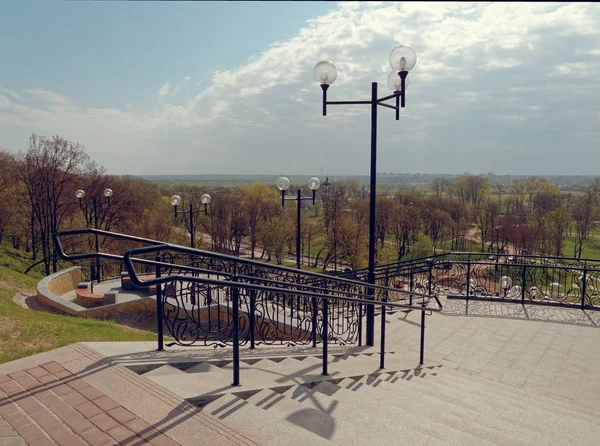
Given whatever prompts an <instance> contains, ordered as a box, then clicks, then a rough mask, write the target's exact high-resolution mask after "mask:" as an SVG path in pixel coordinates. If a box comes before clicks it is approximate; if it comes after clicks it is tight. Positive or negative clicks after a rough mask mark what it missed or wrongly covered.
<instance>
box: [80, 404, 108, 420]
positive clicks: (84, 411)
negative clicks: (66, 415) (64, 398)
mask: <svg viewBox="0 0 600 446" xmlns="http://www.w3.org/2000/svg"><path fill="white" fill-rule="evenodd" d="M75 409H76V410H77V411H78V412H79V413H80V414H81V415H83V416H84V417H85V418H87V419H90V418H92V417H95V416H96V415H98V414H100V413H102V412H103V410H102V409H100V408H99V407H98V406H96V405H95V404H94V403H92V402H91V401H88V402H86V403H83V404H80V405H79V406H76V407H75Z"/></svg>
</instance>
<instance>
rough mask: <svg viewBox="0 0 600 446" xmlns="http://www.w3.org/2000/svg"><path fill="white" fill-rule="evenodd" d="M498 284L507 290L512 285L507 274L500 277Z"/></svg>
mask: <svg viewBox="0 0 600 446" xmlns="http://www.w3.org/2000/svg"><path fill="white" fill-rule="evenodd" d="M500 286H501V287H502V288H503V289H505V290H508V289H509V288H510V287H511V286H512V279H511V278H510V277H508V276H502V277H501V278H500Z"/></svg>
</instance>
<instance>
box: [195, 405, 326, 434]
mask: <svg viewBox="0 0 600 446" xmlns="http://www.w3.org/2000/svg"><path fill="white" fill-rule="evenodd" d="M201 410H202V412H204V413H206V414H209V415H211V416H213V417H215V418H218V419H219V420H221V421H222V422H223V423H225V424H227V425H228V426H230V427H231V428H233V429H235V430H236V431H238V432H241V433H243V434H244V436H246V437H249V438H251V439H252V440H254V441H255V442H257V443H259V444H264V445H273V446H294V445H298V446H304V445H307V444H310V445H325V444H328V442H327V440H325V439H324V438H322V437H320V436H318V435H315V434H313V433H312V432H309V431H308V430H306V429H303V428H301V427H299V426H296V425H295V424H293V423H291V422H288V421H286V420H285V418H283V417H282V416H279V415H278V414H277V412H276V411H273V412H271V413H269V416H265V412H264V410H262V409H259V408H258V407H256V406H255V405H253V404H251V403H249V402H247V401H244V400H243V399H241V398H238V397H236V396H235V395H231V394H229V395H224V396H222V397H220V398H218V399H217V400H215V401H213V402H212V403H210V404H208V405H207V406H205V407H203V408H202V409H201Z"/></svg>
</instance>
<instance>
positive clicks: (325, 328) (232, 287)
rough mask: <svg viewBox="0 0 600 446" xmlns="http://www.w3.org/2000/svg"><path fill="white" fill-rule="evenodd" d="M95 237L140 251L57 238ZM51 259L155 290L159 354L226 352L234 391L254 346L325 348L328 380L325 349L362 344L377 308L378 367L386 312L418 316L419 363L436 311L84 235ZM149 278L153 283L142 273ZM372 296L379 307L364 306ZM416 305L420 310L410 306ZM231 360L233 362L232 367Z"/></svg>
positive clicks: (310, 277) (260, 267)
mask: <svg viewBox="0 0 600 446" xmlns="http://www.w3.org/2000/svg"><path fill="white" fill-rule="evenodd" d="M95 232H98V233H99V234H101V235H102V236H103V237H113V238H116V239H120V240H125V241H127V242H133V243H136V244H138V245H142V246H138V247H137V248H132V249H129V250H127V251H126V252H125V253H124V254H122V255H120V254H113V253H110V254H109V253H96V252H88V253H79V254H67V253H65V252H64V250H63V247H62V243H61V238H65V237H69V236H76V235H81V234H89V233H95ZM55 244H56V247H57V252H58V253H59V255H60V256H61V258H63V259H65V260H70V261H88V260H90V259H95V258H96V257H98V258H100V259H101V260H102V261H112V262H117V261H121V262H123V264H124V266H125V269H126V270H127V272H128V274H129V277H130V279H131V281H132V282H133V284H135V285H136V286H138V287H156V302H157V327H158V338H159V340H158V347H159V350H162V349H163V348H164V345H165V344H164V341H163V327H165V328H166V329H167V331H168V334H169V335H170V337H171V338H172V341H169V343H168V344H166V345H167V346H169V345H174V344H177V345H183V346H191V345H205V346H212V347H215V348H216V347H224V346H227V345H229V346H231V347H232V348H233V352H234V363H237V364H238V365H237V366H235V365H234V369H235V368H236V367H237V375H236V374H235V373H234V383H236V382H237V383H239V348H240V346H248V347H249V348H251V349H253V348H255V347H256V346H257V345H260V344H275V343H278V344H282V345H287V346H293V345H299V344H300V345H302V344H303V345H312V346H313V347H316V345H317V344H322V346H323V352H324V353H323V356H324V362H323V373H324V374H327V359H326V358H327V345H328V344H329V343H338V344H356V343H358V345H361V343H362V320H363V315H364V314H366V311H365V310H366V307H367V306H368V305H373V306H376V307H379V308H381V345H380V350H381V355H380V367H383V366H384V358H385V321H386V309H387V310H390V309H409V310H419V311H421V357H420V359H421V363H422V362H423V355H424V330H425V323H424V322H425V314H426V313H428V312H432V311H439V310H440V309H441V304H440V301H439V300H438V299H437V297H435V296H434V297H432V296H430V295H429V294H426V293H416V292H413V293H410V292H408V291H406V290H401V289H398V288H392V287H386V286H382V285H369V284H366V283H363V282H360V281H356V280H351V279H346V278H338V277H334V276H329V275H325V274H318V273H311V272H306V271H301V270H295V269H291V268H286V267H281V266H275V265H270V264H266V263H263V262H258V261H252V260H247V259H239V258H237V257H231V256H227V255H223V254H216V253H213V252H208V251H201V250H198V249H192V248H187V247H183V246H179V245H172V244H164V243H160V242H157V241H156V240H148V239H141V238H138V237H132V236H128V235H125V234H116V233H107V232H106V231H100V230H94V229H83V230H70V231H62V232H60V233H57V234H56V235H55ZM149 269H152V270H153V271H154V274H153V277H150V276H148V275H147V271H148V270H149ZM370 287H372V288H374V290H375V295H376V298H377V300H375V301H373V300H368V299H365V296H367V295H368V293H367V290H368V288H370ZM414 299H419V302H416V303H415V302H413V300H414ZM236 355H237V359H235V357H236Z"/></svg>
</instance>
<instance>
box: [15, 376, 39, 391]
mask: <svg viewBox="0 0 600 446" xmlns="http://www.w3.org/2000/svg"><path fill="white" fill-rule="evenodd" d="M15 381H16V382H18V383H19V385H20V386H21V387H23V388H24V389H27V390H30V389H35V388H36V387H39V386H41V385H42V384H41V383H40V382H39V381H38V380H37V379H35V378H34V377H33V376H31V375H28V374H25V375H24V376H20V377H19V378H16V379H15Z"/></svg>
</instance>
